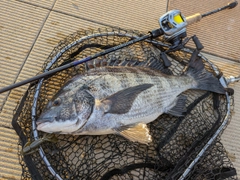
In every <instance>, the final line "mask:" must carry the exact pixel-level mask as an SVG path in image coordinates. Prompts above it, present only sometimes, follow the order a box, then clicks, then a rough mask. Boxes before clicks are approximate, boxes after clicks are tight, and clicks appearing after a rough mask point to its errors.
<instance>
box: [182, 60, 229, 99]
mask: <svg viewBox="0 0 240 180" xmlns="http://www.w3.org/2000/svg"><path fill="white" fill-rule="evenodd" d="M186 74H187V75H188V76H189V77H191V78H193V79H194V81H195V82H196V83H194V85H193V87H192V89H200V90H206V91H211V92H215V93H219V94H225V92H226V90H225V88H224V87H223V86H222V85H221V83H220V82H219V80H218V79H217V78H216V77H215V76H214V75H213V74H212V73H210V72H208V71H207V70H206V69H205V68H204V64H203V62H202V60H201V59H200V58H197V59H196V60H195V61H193V62H191V63H190V64H189V67H188V70H187V72H186Z"/></svg>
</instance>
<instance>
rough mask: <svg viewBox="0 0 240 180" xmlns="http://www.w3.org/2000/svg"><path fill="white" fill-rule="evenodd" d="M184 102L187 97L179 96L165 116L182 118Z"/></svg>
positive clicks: (184, 109)
mask: <svg viewBox="0 0 240 180" xmlns="http://www.w3.org/2000/svg"><path fill="white" fill-rule="evenodd" d="M186 100H187V97H186V96H183V95H180V96H179V97H178V98H177V99H176V100H175V101H174V102H173V103H172V106H171V107H170V109H169V110H167V112H166V113H167V114H171V115H173V116H177V117H181V116H184V114H183V113H184V112H186V111H187V110H186Z"/></svg>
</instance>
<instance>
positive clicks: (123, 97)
mask: <svg viewBox="0 0 240 180" xmlns="http://www.w3.org/2000/svg"><path fill="white" fill-rule="evenodd" d="M152 86H153V84H141V85H137V86H133V87H129V88H126V89H123V90H121V91H118V92H116V93H114V94H113V95H111V96H109V97H107V98H105V99H103V100H101V103H102V105H103V107H104V110H105V114H106V113H112V114H125V113H127V112H129V110H130V109H131V107H132V105H133V102H134V100H135V99H136V98H137V96H138V95H139V94H140V93H141V92H143V91H144V90H146V89H148V88H151V87H152Z"/></svg>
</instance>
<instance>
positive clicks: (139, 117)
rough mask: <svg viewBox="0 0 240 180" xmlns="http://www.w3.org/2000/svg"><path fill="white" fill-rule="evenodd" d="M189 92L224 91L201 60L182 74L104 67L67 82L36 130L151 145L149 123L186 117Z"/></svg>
mask: <svg viewBox="0 0 240 180" xmlns="http://www.w3.org/2000/svg"><path fill="white" fill-rule="evenodd" d="M188 89H201V90H207V91H212V92H216V93H220V94H224V93H225V89H224V88H223V87H222V85H221V84H220V83H219V81H218V79H217V78H215V77H214V76H213V75H212V74H211V73H209V72H207V71H206V70H205V69H204V66H203V63H202V61H201V60H197V61H195V62H194V63H191V65H190V66H189V67H188V69H187V71H186V72H185V74H184V75H182V76H174V75H166V74H163V73H161V72H160V71H158V70H154V69H151V68H148V67H138V66H137V67H123V66H105V67H99V68H95V69H91V70H89V71H87V72H86V73H85V74H84V75H78V76H75V77H74V78H72V79H71V80H70V81H68V82H67V83H66V84H65V85H64V86H63V87H62V88H61V89H60V90H59V92H58V93H57V94H56V95H55V96H54V97H53V99H52V100H51V101H50V102H49V103H48V104H47V107H46V108H45V110H44V111H43V113H42V114H41V115H40V117H39V118H38V120H37V129H38V130H40V131H44V132H48V133H57V132H60V133H61V134H73V135H102V134H114V133H116V134H120V135H122V136H124V137H126V138H128V139H129V140H132V141H138V142H140V143H145V144H147V143H149V142H151V136H150V135H149V130H148V128H147V125H146V124H147V123H150V122H152V121H154V120H155V119H156V118H157V117H158V116H159V115H161V114H163V113H168V114H172V115H174V116H182V115H183V113H184V111H185V109H186V108H185V101H186V97H185V96H183V95H181V93H182V92H184V91H186V90H188Z"/></svg>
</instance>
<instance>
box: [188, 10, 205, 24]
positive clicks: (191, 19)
mask: <svg viewBox="0 0 240 180" xmlns="http://www.w3.org/2000/svg"><path fill="white" fill-rule="evenodd" d="M201 19H202V15H201V14H200V13H197V14H194V15H192V16H188V17H186V20H187V24H188V25H190V24H193V23H195V22H198V21H200V20H201Z"/></svg>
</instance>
